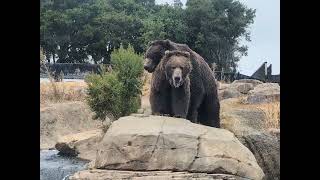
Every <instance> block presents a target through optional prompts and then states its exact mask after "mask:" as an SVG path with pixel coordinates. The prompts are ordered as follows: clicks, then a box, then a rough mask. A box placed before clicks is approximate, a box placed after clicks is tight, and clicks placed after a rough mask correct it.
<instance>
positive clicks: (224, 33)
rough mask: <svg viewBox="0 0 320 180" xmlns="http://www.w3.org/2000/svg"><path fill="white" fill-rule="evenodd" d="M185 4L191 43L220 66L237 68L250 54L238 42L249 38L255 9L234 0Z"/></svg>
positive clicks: (200, 0)
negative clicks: (240, 61) (244, 56)
mask: <svg viewBox="0 0 320 180" xmlns="http://www.w3.org/2000/svg"><path fill="white" fill-rule="evenodd" d="M186 6H187V9H186V19H187V24H188V45H189V46H190V47H191V48H193V49H195V50H196V51H197V52H199V53H200V54H201V55H202V56H203V57H204V58H205V59H206V60H207V61H208V62H209V63H213V62H215V63H216V64H217V66H218V69H221V68H224V69H225V70H227V71H231V70H233V69H235V68H236V67H237V62H238V61H239V60H240V58H241V56H243V55H246V54H247V47H246V46H241V45H240V44H239V41H240V39H241V38H243V37H244V38H245V39H246V40H247V41H250V34H249V32H248V26H249V25H250V24H252V23H253V19H254V17H255V10H253V9H248V8H246V7H245V6H244V5H243V4H241V3H240V2H239V1H234V0H188V1H187V4H186Z"/></svg>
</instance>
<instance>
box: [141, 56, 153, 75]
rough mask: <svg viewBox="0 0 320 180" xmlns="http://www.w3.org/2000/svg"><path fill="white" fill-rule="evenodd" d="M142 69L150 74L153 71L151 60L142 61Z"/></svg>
mask: <svg viewBox="0 0 320 180" xmlns="http://www.w3.org/2000/svg"><path fill="white" fill-rule="evenodd" d="M143 68H144V69H145V70H146V71H148V72H149V73H152V72H153V70H154V65H153V64H152V60H151V59H149V58H146V59H144V63H143Z"/></svg>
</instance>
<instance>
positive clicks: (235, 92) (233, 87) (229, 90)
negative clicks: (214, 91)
mask: <svg viewBox="0 0 320 180" xmlns="http://www.w3.org/2000/svg"><path fill="white" fill-rule="evenodd" d="M253 87H254V86H253V85H252V84H251V83H231V84H228V85H226V84H225V85H224V87H223V88H220V89H219V90H218V95H219V99H220V100H223V99H228V98H237V97H241V96H243V95H246V94H248V92H249V91H250V90H252V89H253Z"/></svg>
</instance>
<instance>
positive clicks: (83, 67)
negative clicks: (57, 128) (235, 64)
mask: <svg viewBox="0 0 320 180" xmlns="http://www.w3.org/2000/svg"><path fill="white" fill-rule="evenodd" d="M46 66H47V67H48V69H49V72H50V73H51V74H52V75H53V76H54V77H55V79H56V80H58V79H59V78H61V76H62V77H64V78H66V79H84V77H85V76H86V75H87V74H90V73H99V72H101V68H100V65H98V64H71V63H55V64H46ZM212 69H213V71H214V67H213V66H212ZM214 75H215V78H216V79H217V80H218V81H225V82H233V81H234V80H239V79H257V80H260V81H263V82H274V83H279V84H280V74H278V75H272V66H271V65H270V66H269V67H267V62H264V63H263V64H262V65H261V66H260V67H259V68H258V69H257V70H256V71H255V72H254V73H253V74H252V75H251V76H247V75H244V74H241V73H234V72H224V71H223V70H222V71H214ZM40 78H48V74H47V72H46V69H45V68H44V67H40Z"/></svg>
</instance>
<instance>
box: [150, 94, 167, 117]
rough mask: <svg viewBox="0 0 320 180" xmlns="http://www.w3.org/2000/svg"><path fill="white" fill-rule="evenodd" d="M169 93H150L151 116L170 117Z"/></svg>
mask: <svg viewBox="0 0 320 180" xmlns="http://www.w3.org/2000/svg"><path fill="white" fill-rule="evenodd" d="M169 98H170V97H169V93H167V92H164V91H151V92H150V98H149V101H150V106H151V114H152V115H158V116H170V114H171V110H170V99H169Z"/></svg>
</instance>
